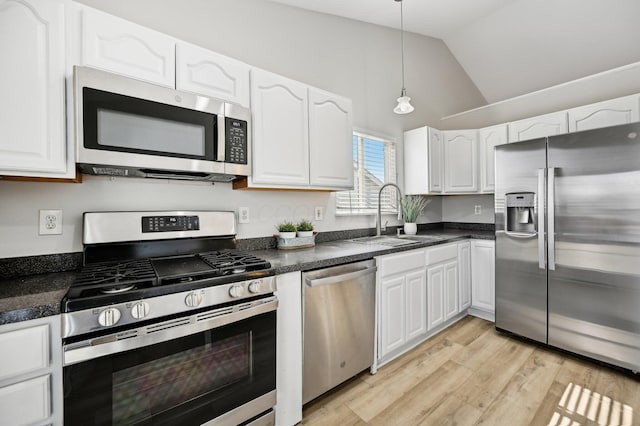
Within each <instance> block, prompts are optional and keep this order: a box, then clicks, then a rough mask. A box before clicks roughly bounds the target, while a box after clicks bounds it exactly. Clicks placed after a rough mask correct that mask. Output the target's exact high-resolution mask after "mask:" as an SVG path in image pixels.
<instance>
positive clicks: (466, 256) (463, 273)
mask: <svg viewBox="0 0 640 426" xmlns="http://www.w3.org/2000/svg"><path fill="white" fill-rule="evenodd" d="M469 306H471V243H470V242H468V241H466V242H464V243H458V312H462V311H464V310H465V309H467V308H468V307H469Z"/></svg>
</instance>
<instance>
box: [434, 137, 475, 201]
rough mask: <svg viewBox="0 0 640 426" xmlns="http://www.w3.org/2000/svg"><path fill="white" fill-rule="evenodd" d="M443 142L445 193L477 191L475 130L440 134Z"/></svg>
mask: <svg viewBox="0 0 640 426" xmlns="http://www.w3.org/2000/svg"><path fill="white" fill-rule="evenodd" d="M442 134H443V140H444V189H445V192H449V193H455V192H477V191H478V146H477V140H476V139H477V132H476V130H457V131H445V132H442Z"/></svg>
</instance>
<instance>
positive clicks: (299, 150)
mask: <svg viewBox="0 0 640 426" xmlns="http://www.w3.org/2000/svg"><path fill="white" fill-rule="evenodd" d="M251 106H252V110H253V176H252V180H253V182H254V183H258V184H273V185H284V186H286V185H301V186H307V185H308V184H309V119H308V102H307V86H305V85H304V84H302V83H298V82H297V81H293V80H290V79H288V78H285V77H282V76H279V75H277V74H273V73H270V72H267V71H263V70H258V69H253V70H252V71H251ZM349 158H351V154H349Z"/></svg>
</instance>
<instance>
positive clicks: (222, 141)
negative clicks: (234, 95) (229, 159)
mask: <svg viewBox="0 0 640 426" xmlns="http://www.w3.org/2000/svg"><path fill="white" fill-rule="evenodd" d="M225 121H226V120H225V119H224V115H223V114H218V152H216V161H224V160H225V158H224V154H225V152H226V148H225V145H226V143H227V129H226V126H225Z"/></svg>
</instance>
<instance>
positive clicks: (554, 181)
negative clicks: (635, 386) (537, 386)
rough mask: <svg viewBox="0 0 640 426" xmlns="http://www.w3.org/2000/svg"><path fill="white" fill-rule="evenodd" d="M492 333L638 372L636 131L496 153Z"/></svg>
mask: <svg viewBox="0 0 640 426" xmlns="http://www.w3.org/2000/svg"><path fill="white" fill-rule="evenodd" d="M495 167H496V189H495V212H496V328H498V329H501V330H506V331H509V332H512V333H515V334H518V335H521V336H525V337H528V338H530V339H533V340H536V341H539V342H542V343H547V344H549V345H551V346H555V347H558V348H561V349H565V350H568V351H571V352H574V353H578V354H581V355H585V356H587V357H590V358H594V359H598V360H601V361H604V362H608V363H610V364H614V365H618V366H621V367H624V368H628V369H631V370H635V371H640V124H629V125H623V126H615V127H608V128H604V129H597V130H589V131H585V132H579V133H573V134H567V135H561V136H553V137H549V138H543V139H536V140H531V141H526V142H518V143H514V144H508V145H501V146H498V147H496V150H495Z"/></svg>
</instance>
